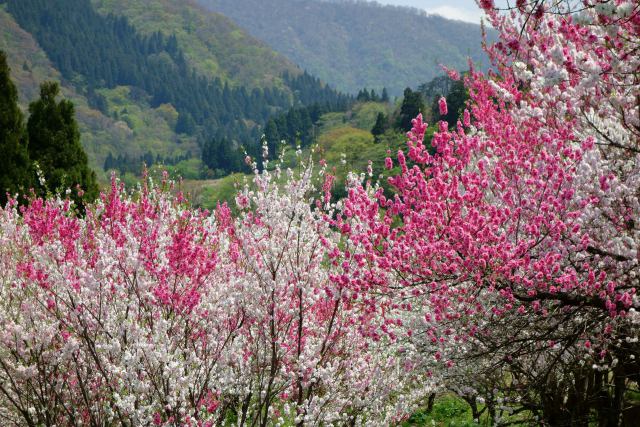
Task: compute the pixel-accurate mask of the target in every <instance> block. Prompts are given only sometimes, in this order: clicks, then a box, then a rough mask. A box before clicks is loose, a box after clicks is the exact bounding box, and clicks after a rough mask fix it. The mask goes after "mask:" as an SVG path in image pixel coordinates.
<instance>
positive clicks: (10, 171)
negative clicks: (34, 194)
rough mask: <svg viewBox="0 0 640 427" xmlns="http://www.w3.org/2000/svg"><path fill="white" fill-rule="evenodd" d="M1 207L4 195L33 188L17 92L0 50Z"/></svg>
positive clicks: (4, 202)
mask: <svg viewBox="0 0 640 427" xmlns="http://www.w3.org/2000/svg"><path fill="white" fill-rule="evenodd" d="M0 152H1V153H2V155H3V160H2V162H1V164H2V167H1V168H0V205H1V206H4V205H5V204H6V203H7V194H10V195H14V194H16V193H17V192H21V193H23V194H24V193H26V192H27V190H28V189H29V188H31V185H32V178H33V171H32V170H31V167H30V161H29V152H28V150H27V140H26V135H25V129H24V123H23V117H22V112H21V111H20V109H19V108H18V91H17V90H16V87H15V85H14V84H13V82H12V81H11V76H10V70H9V66H8V64H7V57H6V55H5V53H4V52H3V51H0Z"/></svg>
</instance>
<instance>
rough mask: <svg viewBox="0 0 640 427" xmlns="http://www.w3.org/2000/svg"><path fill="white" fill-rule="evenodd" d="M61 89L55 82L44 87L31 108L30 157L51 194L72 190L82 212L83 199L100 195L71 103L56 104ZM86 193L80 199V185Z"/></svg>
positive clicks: (29, 129) (62, 101)
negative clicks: (78, 190) (40, 172)
mask: <svg viewBox="0 0 640 427" xmlns="http://www.w3.org/2000/svg"><path fill="white" fill-rule="evenodd" d="M59 93H60V87H59V86H58V84H57V83H54V82H45V83H43V84H42V85H41V86H40V99H38V100H37V101H34V102H32V103H31V104H30V105H29V113H30V116H29V121H28V123H27V133H28V136H29V156H30V157H31V159H32V160H33V161H34V162H37V163H38V166H39V167H40V169H41V171H42V173H43V175H44V178H45V181H46V186H47V188H48V189H49V190H51V191H63V192H64V191H65V190H66V189H71V190H72V191H71V198H72V199H73V200H74V201H75V202H76V203H77V204H78V206H80V208H81V209H82V206H83V205H82V200H93V199H95V198H96V197H97V196H98V185H97V183H96V177H95V173H94V172H93V171H92V170H91V169H89V166H88V162H87V155H86V153H85V152H84V149H83V148H82V145H81V144H80V130H79V129H78V124H77V123H76V120H75V117H74V106H73V103H72V102H71V101H67V100H64V99H63V100H60V101H59V102H58V101H56V97H57V96H58V95H59ZM78 185H79V186H80V188H82V190H83V191H84V196H83V197H79V196H78V194H77V191H76V186H78Z"/></svg>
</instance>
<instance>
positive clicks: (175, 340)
mask: <svg viewBox="0 0 640 427" xmlns="http://www.w3.org/2000/svg"><path fill="white" fill-rule="evenodd" d="M322 173H323V172H322ZM313 176H317V174H316V175H314V174H312V168H311V167H310V166H309V167H303V168H301V169H300V171H299V172H295V173H294V172H292V171H288V173H287V172H282V171H280V168H279V167H278V168H276V170H274V171H272V172H268V171H264V172H261V173H258V172H256V175H255V176H254V182H253V183H248V184H247V186H246V187H245V188H244V189H242V190H241V191H239V193H238V195H237V199H236V201H237V205H238V208H239V210H240V214H239V215H238V216H237V217H233V216H232V215H231V211H230V209H229V208H227V207H226V206H219V207H218V209H216V210H215V212H213V213H209V212H206V211H200V210H194V209H192V208H190V207H189V205H188V204H187V203H186V202H185V200H184V199H183V198H182V196H180V195H179V194H178V195H177V196H175V195H172V194H173V193H172V192H171V191H169V190H170V188H168V187H169V186H170V184H169V183H168V182H166V181H163V183H162V184H161V185H160V186H154V185H152V184H150V185H146V186H144V187H141V188H139V189H138V190H137V191H134V192H132V193H127V192H126V191H125V189H124V188H123V187H122V186H121V185H120V184H119V183H118V182H117V181H116V180H115V179H114V180H113V182H112V187H111V190H110V191H109V192H108V194H104V195H103V196H102V198H101V200H99V201H98V202H96V203H95V204H93V205H88V206H87V210H86V216H85V217H83V218H80V217H78V216H76V215H75V214H74V213H73V205H72V204H71V203H70V202H69V201H63V200H55V199H54V200H46V201H45V200H41V199H35V200H31V202H30V204H29V205H28V206H27V207H22V208H20V207H18V206H17V204H16V203H15V201H11V202H10V203H9V204H8V205H7V206H6V207H5V208H4V209H1V210H0V268H1V269H2V271H3V275H2V276H1V279H0V304H2V310H0V330H1V331H2V333H1V335H0V356H1V357H0V419H2V420H3V421H2V423H3V424H4V423H7V424H15V425H53V424H57V425H193V426H195V425H202V426H211V425H220V424H225V423H236V424H238V425H261V426H266V425H278V424H281V425H284V424H285V423H286V424H288V425H291V423H294V424H297V425H303V424H306V425H317V424H326V423H351V424H367V423H368V424H378V423H383V424H388V423H391V422H393V421H394V420H399V419H401V418H403V417H405V416H407V414H410V413H411V411H413V410H415V407H416V406H415V405H416V404H417V402H418V401H419V400H420V399H421V398H422V397H423V396H424V395H425V394H426V393H427V392H428V391H429V390H430V385H429V384H430V383H429V382H428V381H426V378H423V377H422V376H420V372H414V370H413V369H412V365H411V363H410V362H409V361H410V360H411V357H412V349H411V347H408V346H406V345H405V346H403V347H402V348H401V347H400V346H399V344H397V343H395V342H393V341H392V340H387V339H385V340H381V341H379V340H375V341H374V340H373V339H371V338H370V337H369V336H368V335H367V334H364V333H362V332H361V331H362V328H363V327H365V325H366V323H367V322H356V319H358V316H359V313H358V310H359V307H358V306H355V305H353V304H352V303H351V300H350V299H349V298H348V297H347V295H346V294H345V292H344V288H343V286H341V285H340V284H337V283H335V282H333V281H332V280H330V276H331V274H332V271H333V270H336V271H337V270H338V269H339V267H338V266H333V264H332V263H331V260H330V257H329V254H330V253H331V252H335V251H337V250H338V247H337V245H338V243H339V240H340V235H339V233H336V232H335V231H334V230H332V229H331V228H330V227H329V225H328V222H327V221H326V220H325V218H326V217H327V216H330V215H331V210H332V209H335V207H331V206H330V205H328V204H323V203H322V202H321V201H319V202H317V204H316V203H315V202H314V198H313V197H314V194H316V192H314V185H313V179H312V178H313ZM330 181H331V178H327V182H328V183H330ZM249 184H251V185H249ZM329 188H330V186H329V185H325V192H328V191H329ZM328 197H329V195H328V193H326V194H325V195H324V196H323V198H326V200H328ZM375 320H376V319H375V318H373V317H372V318H371V319H369V321H371V322H373V321H375ZM356 324H357V325H356ZM400 356H402V357H400ZM416 376H418V377H417V378H416Z"/></svg>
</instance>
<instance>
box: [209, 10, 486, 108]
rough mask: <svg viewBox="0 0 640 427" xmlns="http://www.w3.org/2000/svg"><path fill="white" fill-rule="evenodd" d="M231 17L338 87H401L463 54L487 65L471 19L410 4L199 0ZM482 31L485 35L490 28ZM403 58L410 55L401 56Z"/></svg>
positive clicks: (395, 90) (463, 60) (460, 63)
mask: <svg viewBox="0 0 640 427" xmlns="http://www.w3.org/2000/svg"><path fill="white" fill-rule="evenodd" d="M199 3H200V4H202V5H203V6H205V7H207V8H208V9H209V10H212V11H215V12H219V13H222V14H224V15H226V16H228V17H230V18H231V19H233V20H235V22H237V23H238V24H239V25H240V26H241V27H243V28H244V29H245V30H246V31H248V32H249V33H251V34H252V35H254V36H255V37H257V38H259V39H261V40H264V41H265V42H267V43H268V44H269V45H270V46H272V47H273V48H274V49H275V50H277V51H278V52H280V53H282V54H284V55H285V56H286V57H287V58H290V59H291V60H293V61H294V62H295V63H297V64H299V65H300V66H301V67H302V68H304V69H306V70H309V72H311V73H313V74H314V75H316V76H318V77H320V78H321V79H322V80H323V81H326V82H329V83H330V84H331V85H333V86H335V87H337V88H338V89H340V90H343V91H346V92H349V93H357V92H358V91H359V90H360V89H362V88H363V87H367V88H369V89H371V88H373V89H375V90H376V91H377V92H378V93H380V91H382V89H383V87H385V86H386V87H388V90H389V94H391V95H393V96H398V95H401V94H402V91H403V90H404V88H405V87H407V86H412V87H414V86H416V85H418V84H419V83H421V82H423V81H425V80H428V79H430V78H433V77H435V76H436V75H438V74H440V69H439V64H441V63H442V64H445V65H448V66H450V67H454V68H457V69H460V68H464V67H466V65H467V58H468V57H469V56H471V58H472V60H473V61H476V62H481V63H487V60H486V56H485V55H484V53H483V52H482V49H481V48H480V44H479V40H480V36H481V29H480V26H479V25H474V24H468V23H464V22H461V21H452V20H447V19H444V18H441V17H440V16H437V15H426V14H425V13H424V12H421V11H418V10H416V9H409V8H403V7H392V6H382V5H380V4H376V3H374V2H364V1H330V2H329V1H306V0H199ZM489 34H490V36H491V37H493V34H494V33H493V31H492V30H490V31H489ZM408 58H411V60H408Z"/></svg>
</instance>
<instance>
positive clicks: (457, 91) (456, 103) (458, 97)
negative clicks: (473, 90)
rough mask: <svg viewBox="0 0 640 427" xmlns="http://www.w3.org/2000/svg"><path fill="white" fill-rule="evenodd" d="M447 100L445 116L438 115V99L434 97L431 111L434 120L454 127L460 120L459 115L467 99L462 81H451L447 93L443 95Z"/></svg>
mask: <svg viewBox="0 0 640 427" xmlns="http://www.w3.org/2000/svg"><path fill="white" fill-rule="evenodd" d="M442 96H445V97H446V98H447V106H448V108H447V114H446V115H445V116H441V115H440V108H439V107H438V100H439V99H440V98H439V97H434V99H433V103H432V106H431V110H432V111H433V116H434V118H437V120H444V121H446V122H447V123H448V124H449V126H454V125H455V124H456V123H457V121H458V120H459V119H460V115H461V114H462V112H463V111H464V107H465V103H466V102H467V99H469V94H468V93H467V89H466V88H465V87H464V83H463V82H462V80H455V81H454V80H452V81H451V84H450V87H449V93H448V94H444V95H442Z"/></svg>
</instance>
